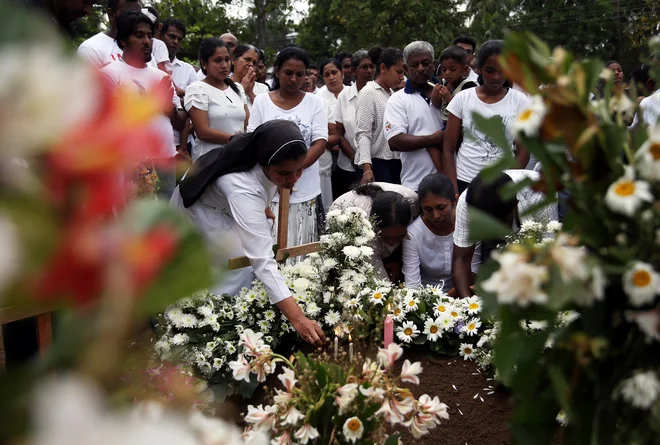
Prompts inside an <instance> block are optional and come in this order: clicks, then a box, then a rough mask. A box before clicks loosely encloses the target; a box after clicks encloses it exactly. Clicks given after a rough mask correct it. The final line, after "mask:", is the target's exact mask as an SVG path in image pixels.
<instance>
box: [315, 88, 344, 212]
mask: <svg viewBox="0 0 660 445" xmlns="http://www.w3.org/2000/svg"><path fill="white" fill-rule="evenodd" d="M345 88H349V87H347V86H344V89H345ZM342 91H343V89H342ZM316 95H317V96H318V97H320V98H321V99H323V100H324V101H325V103H326V106H327V108H326V112H327V114H328V124H336V121H335V107H336V106H337V98H336V97H335V93H333V92H332V91H330V90H329V89H328V87H327V86H325V85H324V86H323V87H321V88H319V89H318V92H317V93H316ZM319 171H320V172H321V175H325V176H331V175H332V153H331V152H330V150H325V151H324V152H323V154H322V155H321V157H320V158H319ZM330 201H332V199H330Z"/></svg>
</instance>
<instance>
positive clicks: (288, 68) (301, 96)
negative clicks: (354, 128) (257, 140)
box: [248, 47, 328, 246]
mask: <svg viewBox="0 0 660 445" xmlns="http://www.w3.org/2000/svg"><path fill="white" fill-rule="evenodd" d="M308 66H309V58H308V57H307V54H306V53H305V52H304V51H303V50H302V49H300V48H296V47H289V48H285V49H283V50H282V51H280V53H279V54H278V55H277V59H276V60H275V76H276V78H275V82H274V86H273V91H271V92H270V93H267V94H261V95H259V96H257V97H256V99H255V100H254V104H253V106H252V114H251V116H250V122H249V124H248V131H253V130H254V129H255V128H257V127H258V126H259V125H261V124H263V123H265V122H268V121H271V120H275V119H284V120H290V121H293V122H295V123H296V125H298V128H299V129H300V132H301V133H302V135H303V140H304V141H305V143H306V144H307V147H308V150H309V151H308V153H307V159H306V160H305V163H304V165H303V168H304V170H303V172H302V176H301V177H300V180H299V181H298V183H297V184H296V186H295V187H294V188H293V190H292V191H291V199H290V206H289V229H288V243H289V245H290V246H297V245H300V244H306V243H311V242H315V241H318V239H319V230H320V228H322V224H323V223H322V221H323V205H321V177H320V174H319V162H318V159H319V157H321V155H322V154H323V152H324V151H325V144H326V141H327V140H328V116H327V114H326V105H325V102H323V99H321V98H320V97H317V96H315V95H313V94H311V93H304V92H302V91H301V90H300V87H301V86H302V83H303V80H304V79H305V73H306V71H307V67H308ZM273 201H274V204H273V206H272V207H273V211H274V213H275V214H276V215H277V214H278V210H279V208H278V203H279V196H276V197H275V199H274V200H273ZM277 224H278V221H277V220H276V221H275V225H274V227H273V230H274V232H273V233H274V234H275V233H277Z"/></svg>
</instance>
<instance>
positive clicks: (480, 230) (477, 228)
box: [468, 207, 511, 242]
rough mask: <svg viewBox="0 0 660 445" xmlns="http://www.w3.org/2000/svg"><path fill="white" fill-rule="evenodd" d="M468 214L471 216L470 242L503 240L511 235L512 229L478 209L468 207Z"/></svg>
mask: <svg viewBox="0 0 660 445" xmlns="http://www.w3.org/2000/svg"><path fill="white" fill-rule="evenodd" d="M468 214H469V216H470V241H473V242H476V241H484V240H491V239H501V238H504V237H505V236H507V235H509V234H510V233H511V227H508V226H507V225H506V224H504V223H502V222H501V221H499V220H497V219H495V218H493V217H492V216H490V215H489V214H487V213H486V212H483V211H481V210H479V209H477V208H474V207H468Z"/></svg>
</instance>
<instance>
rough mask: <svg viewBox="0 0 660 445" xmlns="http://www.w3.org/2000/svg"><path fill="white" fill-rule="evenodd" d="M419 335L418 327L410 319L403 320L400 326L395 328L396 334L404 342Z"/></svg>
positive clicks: (408, 341)
mask: <svg viewBox="0 0 660 445" xmlns="http://www.w3.org/2000/svg"><path fill="white" fill-rule="evenodd" d="M418 335H419V329H417V326H415V323H413V322H412V321H407V322H405V323H404V324H403V325H402V326H400V327H398V328H397V333H396V336H397V337H398V338H399V340H401V341H402V342H405V343H410V342H411V341H412V340H413V338H415V337H417V336H418Z"/></svg>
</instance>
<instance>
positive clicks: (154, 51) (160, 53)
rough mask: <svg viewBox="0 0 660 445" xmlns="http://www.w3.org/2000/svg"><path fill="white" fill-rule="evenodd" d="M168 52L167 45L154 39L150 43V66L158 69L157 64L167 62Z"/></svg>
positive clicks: (168, 58) (168, 59)
mask: <svg viewBox="0 0 660 445" xmlns="http://www.w3.org/2000/svg"><path fill="white" fill-rule="evenodd" d="M169 61H170V52H169V51H168V50H167V45H165V42H163V41H162V40H160V39H157V38H155V37H154V39H153V40H152V43H151V62H150V63H151V64H153V65H154V67H155V68H158V64H159V63H163V62H169Z"/></svg>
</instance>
